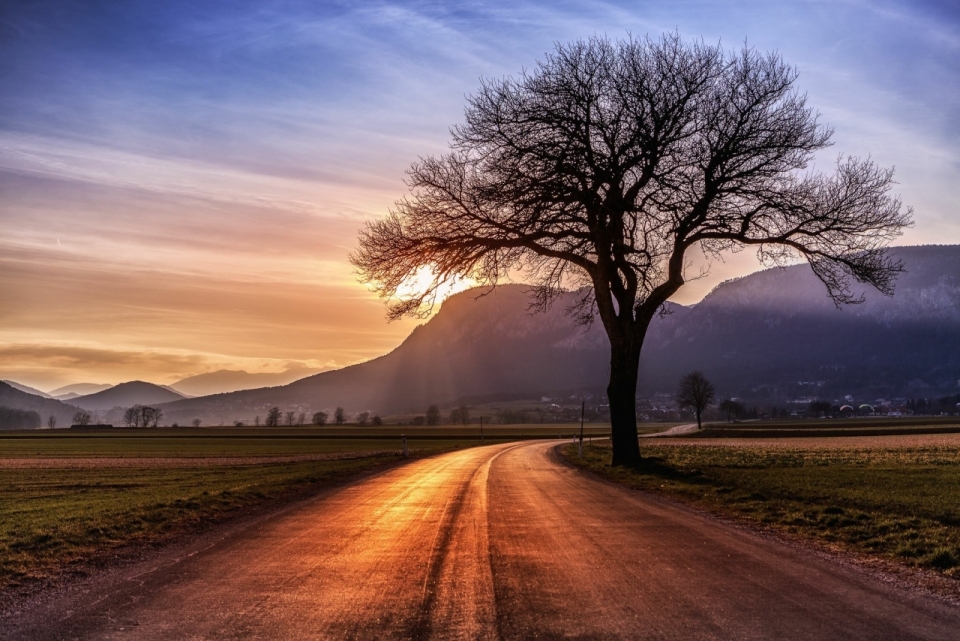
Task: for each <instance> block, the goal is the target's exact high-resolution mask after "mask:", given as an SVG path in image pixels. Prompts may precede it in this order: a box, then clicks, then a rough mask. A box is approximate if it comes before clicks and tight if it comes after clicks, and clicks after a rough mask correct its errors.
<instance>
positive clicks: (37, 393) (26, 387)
mask: <svg viewBox="0 0 960 641" xmlns="http://www.w3.org/2000/svg"><path fill="white" fill-rule="evenodd" d="M0 383H6V384H7V385H9V386H10V387H12V388H13V389H18V390H20V391H21V392H26V393H27V394H33V395H34V396H40V397H42V398H53V396H52V395H50V394H47V393H46V392H41V391H40V390H38V389H34V388H32V387H30V386H29V385H24V384H22V383H17V382H16V381H8V380H3V381H0Z"/></svg>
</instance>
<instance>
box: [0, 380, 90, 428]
mask: <svg viewBox="0 0 960 641" xmlns="http://www.w3.org/2000/svg"><path fill="white" fill-rule="evenodd" d="M0 407H10V408H13V409H18V410H33V411H35V412H37V413H38V414H39V415H40V422H41V424H42V425H44V426H45V425H46V424H47V419H48V418H49V417H50V416H51V415H52V416H54V417H56V419H57V427H69V426H70V423H71V422H72V420H73V415H74V414H75V413H76V412H78V411H79V410H80V408H79V407H75V406H73V405H68V404H67V403H62V402H60V401H58V400H55V399H52V398H44V397H42V396H38V395H36V394H29V393H27V392H22V391H20V390H18V389H16V388H15V387H13V386H11V385H9V384H7V383H6V382H0Z"/></svg>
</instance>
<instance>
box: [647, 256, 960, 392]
mask: <svg viewBox="0 0 960 641" xmlns="http://www.w3.org/2000/svg"><path fill="white" fill-rule="evenodd" d="M896 255H897V256H899V257H900V258H901V259H902V260H903V262H904V267H905V269H906V272H905V273H904V274H902V275H901V276H900V278H899V279H898V281H897V288H896V293H895V295H894V296H893V297H892V298H888V297H885V296H882V295H880V294H879V293H877V292H875V291H870V290H867V291H866V292H865V294H866V301H865V302H864V303H863V304H861V305H853V306H845V307H843V308H841V309H837V308H836V307H835V306H834V304H833V303H832V301H830V300H829V298H827V295H826V291H825V289H824V287H823V285H822V284H821V283H820V282H819V281H818V280H817V279H816V277H815V276H814V275H813V273H812V272H811V271H810V269H809V267H808V266H806V265H798V266H795V267H790V268H788V269H785V270H779V269H773V270H766V271H762V272H758V273H755V274H751V275H749V276H746V277H744V278H740V279H738V280H735V281H729V282H727V283H724V284H722V285H720V286H719V287H717V288H716V289H715V290H714V291H713V292H712V293H710V294H709V295H708V296H707V297H706V298H704V300H703V301H702V302H701V303H699V304H698V305H696V306H695V307H694V308H692V309H691V310H690V312H689V314H688V315H687V317H686V318H685V319H684V321H683V322H682V323H677V324H673V325H671V326H669V327H660V328H659V330H660V331H659V332H657V338H656V340H652V341H648V344H647V348H646V349H645V353H644V357H645V359H646V362H645V364H644V368H643V370H644V374H645V376H644V382H645V383H646V384H647V385H651V384H652V382H653V381H652V378H653V377H654V376H660V377H663V378H665V379H666V380H676V379H677V378H678V377H679V376H680V375H682V374H683V373H684V372H685V371H689V370H690V369H693V368H701V369H703V370H704V371H705V372H706V373H707V374H708V375H711V376H713V377H714V378H715V379H716V380H718V381H723V382H724V384H725V385H726V386H727V387H728V388H751V389H752V388H756V387H763V386H767V387H770V388H773V387H779V388H781V389H782V390H787V389H789V388H790V386H791V385H794V386H796V384H798V382H799V381H804V382H812V383H815V384H819V383H822V385H815V387H816V388H818V389H819V390H822V395H833V394H837V393H841V392H842V391H843V390H850V391H852V390H861V391H862V392H863V393H867V392H868V391H870V392H869V393H871V394H877V395H891V394H901V395H922V394H933V393H942V392H946V391H949V390H954V391H955V389H956V387H957V384H958V379H960V247H957V246H942V247H906V248H898V249H897V250H896ZM793 392H799V390H797V389H794V390H793Z"/></svg>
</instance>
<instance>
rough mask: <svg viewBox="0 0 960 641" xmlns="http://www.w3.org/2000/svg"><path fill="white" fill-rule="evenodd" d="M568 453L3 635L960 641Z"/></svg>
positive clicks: (223, 544)
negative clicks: (605, 478)
mask: <svg viewBox="0 0 960 641" xmlns="http://www.w3.org/2000/svg"><path fill="white" fill-rule="evenodd" d="M555 444H556V441H554V442H534V443H519V444H506V445H495V446H489V447H482V448H474V449H470V450H466V451H460V452H454V453H450V454H446V455H443V456H437V457H434V458H430V459H425V460H418V461H414V462H411V463H410V464H408V465H405V466H402V467H398V468H394V469H392V470H388V471H386V472H384V473H381V474H378V475H376V476H373V477H369V478H366V479H363V480H360V481H357V482H355V483H353V484H351V485H348V486H346V487H342V488H340V489H338V490H335V491H332V492H328V493H326V494H324V495H321V496H318V497H317V498H315V499H313V500H310V501H307V502H305V503H302V504H299V505H298V506H296V507H295V508H293V509H287V510H285V511H282V512H281V513H279V514H277V515H275V516H273V517H270V518H266V519H261V520H260V521H257V522H254V523H253V524H251V525H247V526H245V527H241V528H238V531H237V532H234V533H232V534H230V535H228V536H224V537H221V538H220V539H217V540H216V541H214V542H213V543H210V542H209V541H208V542H206V543H205V544H204V545H203V546H199V547H198V548H197V549H194V550H189V551H188V553H184V554H181V555H179V556H177V557H175V558H163V559H162V560H161V561H157V562H155V563H153V564H152V565H146V566H142V567H139V568H136V569H127V570H123V571H122V572H121V573H120V576H118V577H116V578H115V579H113V580H108V581H105V582H103V583H102V584H100V585H97V586H94V587H92V588H91V589H90V590H89V591H88V592H81V593H79V594H74V595H72V596H65V597H63V598H62V599H58V600H57V601H56V602H52V603H47V604H43V605H38V606H36V607H34V608H33V609H28V610H27V611H24V612H23V613H22V614H21V615H19V616H18V617H17V618H16V619H15V620H13V621H12V622H11V621H8V622H5V626H4V628H3V630H2V631H0V636H5V637H9V638H17V639H32V638H92V639H247V638H256V639H314V638H316V639H351V638H358V639H392V638H397V639H427V638H437V639H531V638H539V639H554V638H577V639H618V638H619V639H683V640H685V641H687V640H693V639H781V640H782V639H817V640H825V639H845V640H850V639H885V640H890V639H914V638H926V639H960V609H957V608H955V607H952V606H949V605H946V604H944V603H942V602H939V601H937V600H935V599H930V598H924V597H922V596H919V595H916V594H913V593H910V592H907V591H904V590H901V589H898V588H895V587H893V586H890V585H886V584H883V583H881V582H879V581H877V580H876V579H873V578H871V577H869V576H867V575H865V574H862V573H860V572H858V571H856V570H853V569H849V568H845V567H839V566H836V565H834V564H832V563H830V562H829V561H827V560H824V559H821V558H819V557H816V556H813V555H810V554H808V553H804V552H800V551H796V550H794V549H792V548H790V547H788V546H785V545H782V544H780V543H777V542H774V541H771V540H767V539H765V538H762V537H759V536H756V535H753V534H750V533H747V532H744V531H742V530H740V529H738V528H735V527H731V526H727V525H724V524H722V523H719V522H717V521H715V520H712V519H710V518H709V517H705V516H701V515H698V514H695V513H693V512H692V511H689V510H686V509H683V508H678V507H674V506H672V505H670V504H668V503H666V502H663V501H658V500H656V499H651V498H648V497H645V496H644V495H642V494H640V493H637V492H632V491H628V490H625V489H622V488H620V487H617V486H614V485H611V484H607V483H604V482H602V481H599V480H595V479H594V478H592V477H590V476H587V475H585V474H583V473H581V472H579V471H577V470H575V469H573V468H571V467H569V466H567V465H565V464H563V463H562V462H561V461H560V460H559V459H558V458H557V455H556V453H555V452H554V451H553V448H554V447H555ZM198 545H199V544H198ZM204 546H205V547H204ZM6 624H10V625H6Z"/></svg>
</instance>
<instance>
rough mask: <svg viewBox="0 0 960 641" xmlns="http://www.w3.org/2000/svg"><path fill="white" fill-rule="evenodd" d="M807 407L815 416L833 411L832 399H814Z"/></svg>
mask: <svg viewBox="0 0 960 641" xmlns="http://www.w3.org/2000/svg"><path fill="white" fill-rule="evenodd" d="M807 409H808V410H810V412H811V413H812V414H813V415H815V416H819V415H820V414H828V415H829V414H831V413H832V412H833V404H832V403H831V402H830V401H814V402H812V403H810V405H808V406H807Z"/></svg>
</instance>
